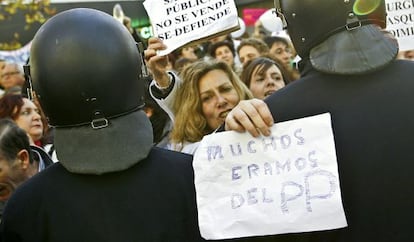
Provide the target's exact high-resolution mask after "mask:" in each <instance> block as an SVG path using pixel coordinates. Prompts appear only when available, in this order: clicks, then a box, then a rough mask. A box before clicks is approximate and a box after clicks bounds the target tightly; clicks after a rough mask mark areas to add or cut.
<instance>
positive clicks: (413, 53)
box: [397, 50, 414, 61]
mask: <svg viewBox="0 0 414 242" xmlns="http://www.w3.org/2000/svg"><path fill="white" fill-rule="evenodd" d="M397 58H398V59H402V60H410V61H414V50H406V51H400V52H399V53H398V57H397Z"/></svg>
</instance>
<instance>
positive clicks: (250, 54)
mask: <svg viewBox="0 0 414 242" xmlns="http://www.w3.org/2000/svg"><path fill="white" fill-rule="evenodd" d="M259 56H260V53H259V51H258V50H257V49H256V48H254V47H253V46H251V45H245V46H243V47H242V48H241V49H240V50H239V58H240V62H241V63H242V64H243V66H244V65H245V64H246V63H247V62H248V61H250V60H253V59H256V58H257V57H259Z"/></svg>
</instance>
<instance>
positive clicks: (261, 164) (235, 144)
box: [193, 113, 347, 239]
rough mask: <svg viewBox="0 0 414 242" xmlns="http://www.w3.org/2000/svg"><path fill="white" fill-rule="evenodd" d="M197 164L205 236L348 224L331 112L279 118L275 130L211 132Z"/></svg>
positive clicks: (196, 175) (215, 237) (286, 230)
mask: <svg viewBox="0 0 414 242" xmlns="http://www.w3.org/2000/svg"><path fill="white" fill-rule="evenodd" d="M193 166H194V173H195V187H196V194H197V206H198V216H199V218H198V219H199V225H200V232H201V235H202V236H203V238H205V239H228V238H240V237H248V236H260V235H273V234H283V233H293V232H308V231H320V230H330V229H336V228H342V227H346V226H347V222H346V218H345V214H344V210H343V206H342V199H341V191H340V186H339V176H338V167H337V160H336V153H335V144H334V138H333V133H332V128H331V118H330V114H329V113H326V114H321V115H316V116H312V117H307V118H303V119H298V120H292V121H287V122H282V123H277V124H275V125H273V127H272V135H271V136H269V137H259V138H254V137H252V136H250V135H249V134H247V133H243V134H242V133H237V132H234V131H228V132H221V133H215V134H211V135H208V136H205V137H204V138H203V140H202V141H201V144H200V146H199V148H198V149H197V152H196V153H195V155H194V164H193Z"/></svg>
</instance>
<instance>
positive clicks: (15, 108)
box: [0, 33, 414, 202]
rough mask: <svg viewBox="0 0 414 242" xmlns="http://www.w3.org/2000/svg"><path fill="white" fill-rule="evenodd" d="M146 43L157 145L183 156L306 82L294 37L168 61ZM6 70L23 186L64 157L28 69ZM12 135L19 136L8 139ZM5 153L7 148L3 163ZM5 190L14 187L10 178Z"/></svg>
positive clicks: (6, 124) (186, 53)
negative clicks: (244, 112) (240, 113)
mask: <svg viewBox="0 0 414 242" xmlns="http://www.w3.org/2000/svg"><path fill="white" fill-rule="evenodd" d="M135 38H137V37H135ZM146 45H147V48H146V50H145V53H144V57H145V63H146V66H147V68H148V70H149V74H150V75H149V77H148V78H147V79H145V87H146V91H147V93H146V94H145V99H146V101H145V105H146V106H145V108H144V111H145V112H146V114H147V116H148V117H149V118H150V121H151V123H152V127H153V136H154V142H153V145H154V146H158V147H161V148H165V149H170V150H175V151H180V152H183V153H188V154H194V152H195V151H196V149H197V146H198V142H199V141H200V140H201V139H202V138H203V136H204V135H207V134H210V133H212V132H215V131H216V130H217V129H219V128H220V127H221V126H222V125H223V123H224V121H225V119H226V117H227V115H228V114H229V113H230V112H231V111H232V109H233V108H234V107H236V106H237V104H239V103H240V102H241V101H242V100H249V99H260V100H264V99H266V98H267V97H268V96H270V95H271V94H273V93H275V92H277V91H278V90H280V89H282V88H284V87H285V86H288V85H290V84H291V83H293V82H295V81H296V80H298V79H299V78H300V74H299V70H298V68H297V62H296V61H297V54H296V51H295V49H294V47H293V45H292V43H291V40H290V39H289V37H288V35H283V36H280V35H278V34H277V33H269V34H267V35H266V34H265V35H260V36H253V35H252V36H250V35H249V33H245V34H244V35H243V37H240V38H237V39H235V38H233V37H232V36H231V34H226V35H223V36H219V37H216V38H214V39H211V40H209V41H207V42H205V43H202V44H198V45H191V46H184V47H181V48H179V49H177V50H175V51H174V52H172V53H171V54H169V55H167V56H159V55H157V52H158V50H163V49H165V48H166V46H165V45H164V44H163V42H162V40H161V39H159V38H156V37H151V38H150V39H149V40H148V41H147V43H146ZM413 53H414V51H404V52H403V51H401V52H400V53H399V55H398V57H397V58H399V59H408V60H414V54H413ZM62 58H64V57H62ZM0 64H1V65H0V88H1V89H0V96H1V98H0V119H1V120H0V145H1V146H0V148H2V149H3V145H2V144H3V143H4V142H9V141H4V140H5V139H6V138H8V139H10V137H11V135H12V134H16V137H17V138H18V139H19V140H20V139H21V140H22V142H23V145H20V146H21V147H20V146H19V147H18V148H17V149H16V152H17V153H16V154H14V155H10V157H11V158H10V159H9V160H10V161H9V164H10V166H12V164H13V162H15V161H16V159H17V158H19V157H23V158H22V159H25V163H24V164H25V166H23V165H21V167H19V169H16V170H13V169H10V170H9V173H10V174H7V175H6V176H4V177H6V179H9V177H14V176H17V175H19V177H20V178H21V179H20V180H19V182H18V183H17V184H16V185H19V184H21V183H22V182H23V181H24V180H25V179H29V178H30V177H31V176H33V175H34V174H36V173H37V172H39V171H42V170H44V169H45V168H46V167H47V166H49V165H51V164H52V163H53V162H57V161H58V160H59V156H58V155H59V154H57V155H56V153H55V152H54V145H53V127H50V126H49V124H48V120H47V117H46V116H45V115H44V113H43V111H42V108H41V106H40V105H39V103H38V102H37V100H36V97H35V96H34V97H33V96H31V95H30V94H29V93H28V90H29V89H30V87H28V85H30V84H29V83H27V81H26V80H25V73H24V71H23V66H21V65H19V64H17V63H12V62H6V61H1V62H0ZM108 91H109V90H108ZM4 120H8V121H4ZM10 130H11V131H10ZM6 131H7V132H10V133H11V134H7V135H3V132H4V133H6ZM22 131H24V132H25V133H26V135H27V140H26V139H25V138H24V137H22ZM3 139H4V140H3ZM22 151H25V152H22ZM7 152H9V150H7ZM26 153H27V154H26ZM5 154H7V153H6V151H5V150H0V156H1V157H2V156H4V155H5ZM0 184H6V185H7V183H6V182H5V181H3V180H1V181H0ZM6 185H4V188H3V187H2V190H5V189H7V196H2V197H1V198H2V200H1V201H0V202H6V201H7V198H8V197H9V196H10V194H11V193H12V192H13V191H14V189H16V187H15V186H14V184H13V186H11V185H8V186H6Z"/></svg>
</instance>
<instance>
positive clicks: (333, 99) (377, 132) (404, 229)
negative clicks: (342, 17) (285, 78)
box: [257, 61, 414, 242]
mask: <svg viewBox="0 0 414 242" xmlns="http://www.w3.org/2000/svg"><path fill="white" fill-rule="evenodd" d="M302 75H303V77H302V78H301V79H300V80H298V81H295V82H293V83H291V84H289V85H288V86H286V87H285V88H283V89H281V90H280V91H278V92H276V93H274V94H273V95H272V96H270V97H269V98H268V99H266V100H265V102H266V103H267V104H268V106H269V108H270V110H271V112H272V114H273V116H274V120H276V122H281V121H286V120H291V119H297V118H302V117H306V116H311V115H315V114H321V113H325V112H329V113H330V114H331V116H332V128H333V132H334V139H335V146H336V153H337V160H338V169H339V176H340V183H341V184H340V186H341V192H342V200H343V205H344V210H345V215H346V218H347V222H348V227H347V228H344V229H338V230H333V231H326V232H317V233H303V234H292V235H283V236H274V237H272V238H269V237H267V238H263V239H262V240H260V241H343V242H345V241H347V242H378V241H387V242H391V241H392V242H398V241H400V242H403V241H404V242H406V241H412V238H413V233H412V228H413V224H414V223H413V218H414V209H413V206H414V192H413V191H412V186H413V184H414V182H413V177H414V148H413V147H414V109H413V105H414V95H413V92H414V62H408V61H394V62H392V63H391V64H389V65H388V66H386V67H385V68H383V69H381V70H378V71H375V72H372V73H369V74H363V75H332V74H324V73H321V72H318V71H316V70H313V69H312V68H311V67H310V65H309V64H305V68H304V69H303V72H302ZM257 241H259V239H258V240H257Z"/></svg>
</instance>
